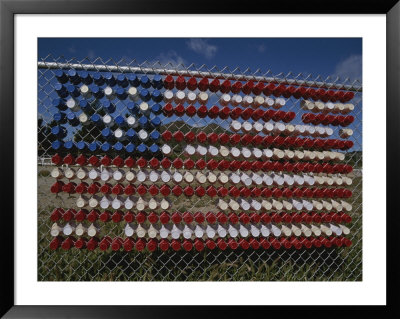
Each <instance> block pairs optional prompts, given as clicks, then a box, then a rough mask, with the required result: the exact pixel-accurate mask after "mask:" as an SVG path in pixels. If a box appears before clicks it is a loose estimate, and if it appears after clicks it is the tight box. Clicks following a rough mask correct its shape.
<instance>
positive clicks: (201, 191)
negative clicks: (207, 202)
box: [195, 186, 206, 197]
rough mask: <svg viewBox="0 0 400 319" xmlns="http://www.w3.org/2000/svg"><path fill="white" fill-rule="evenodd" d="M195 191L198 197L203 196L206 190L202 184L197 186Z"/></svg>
mask: <svg viewBox="0 0 400 319" xmlns="http://www.w3.org/2000/svg"><path fill="white" fill-rule="evenodd" d="M195 193H196V195H197V196H199V197H203V196H204V195H205V194H206V190H205V189H204V187H202V186H197V187H196V189H195Z"/></svg>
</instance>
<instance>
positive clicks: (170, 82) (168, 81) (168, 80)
mask: <svg viewBox="0 0 400 319" xmlns="http://www.w3.org/2000/svg"><path fill="white" fill-rule="evenodd" d="M174 86H175V83H174V78H173V77H172V76H171V75H167V76H166V77H165V79H164V87H165V88H166V89H167V90H172V89H173V88H174Z"/></svg>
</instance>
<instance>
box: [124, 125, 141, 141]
mask: <svg viewBox="0 0 400 319" xmlns="http://www.w3.org/2000/svg"><path fill="white" fill-rule="evenodd" d="M125 136H126V138H127V139H128V140H130V141H133V142H137V141H138V140H139V138H138V135H137V133H136V131H135V130H134V129H133V128H130V129H129V130H127V131H126V133H125Z"/></svg>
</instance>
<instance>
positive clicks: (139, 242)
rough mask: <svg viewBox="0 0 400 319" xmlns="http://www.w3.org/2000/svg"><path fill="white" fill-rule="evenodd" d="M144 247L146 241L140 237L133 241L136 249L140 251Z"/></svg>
mask: <svg viewBox="0 0 400 319" xmlns="http://www.w3.org/2000/svg"><path fill="white" fill-rule="evenodd" d="M145 248H146V241H145V240H143V239H142V238H140V239H138V240H137V241H136V243H135V249H136V250H137V251H142V250H144V249H145Z"/></svg>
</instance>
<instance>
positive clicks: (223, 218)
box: [217, 212, 228, 224]
mask: <svg viewBox="0 0 400 319" xmlns="http://www.w3.org/2000/svg"><path fill="white" fill-rule="evenodd" d="M217 220H218V223H220V224H226V223H227V222H228V217H227V216H226V215H225V214H224V213H223V212H218V213H217Z"/></svg>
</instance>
